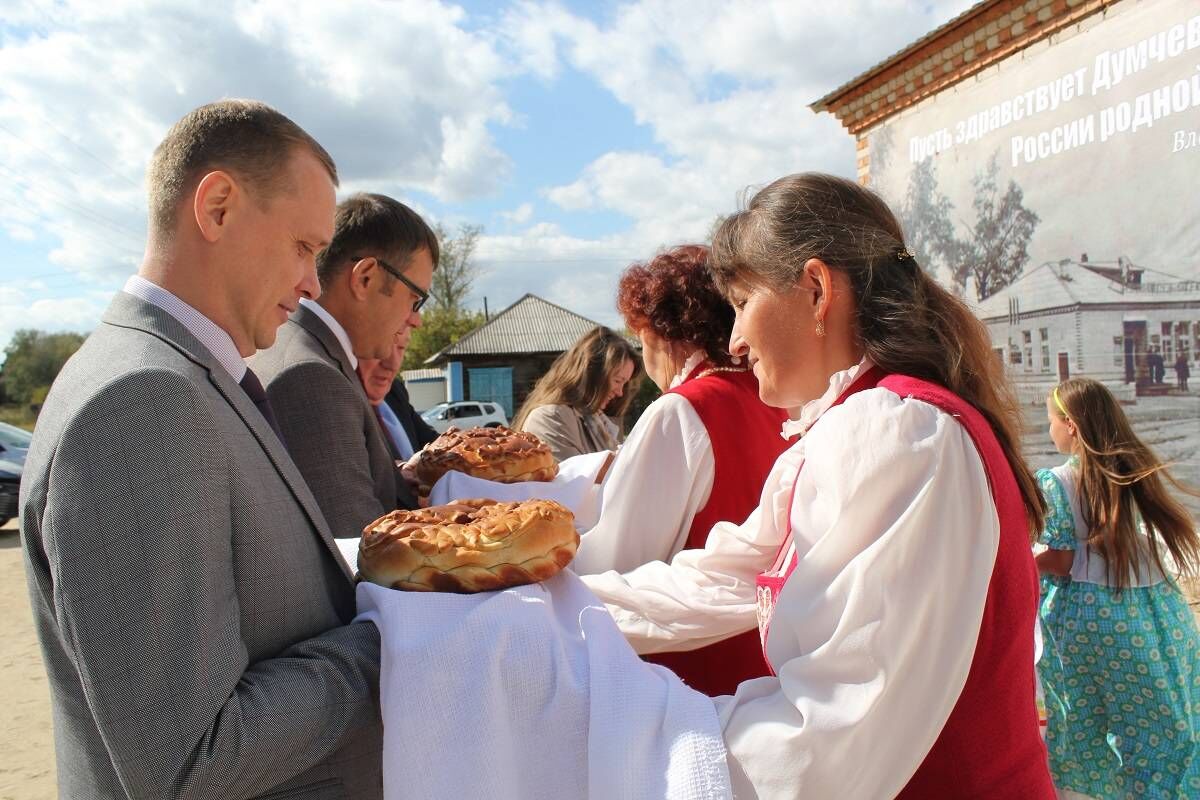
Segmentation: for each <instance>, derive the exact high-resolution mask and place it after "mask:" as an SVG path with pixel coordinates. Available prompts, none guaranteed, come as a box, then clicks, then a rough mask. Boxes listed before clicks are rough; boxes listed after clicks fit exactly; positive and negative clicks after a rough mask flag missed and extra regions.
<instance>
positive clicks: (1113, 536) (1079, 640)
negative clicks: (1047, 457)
mask: <svg viewBox="0 0 1200 800" xmlns="http://www.w3.org/2000/svg"><path fill="white" fill-rule="evenodd" d="M1046 416H1047V418H1048V420H1049V423H1050V438H1051V439H1052V440H1053V441H1054V446H1055V447H1056V448H1057V449H1058V452H1060V453H1062V454H1063V455H1067V456H1070V458H1069V459H1068V460H1067V462H1066V463H1065V464H1063V465H1062V466H1059V467H1055V468H1054V469H1043V470H1038V472H1037V479H1038V483H1039V485H1040V486H1041V489H1042V493H1043V494H1044V495H1045V497H1046V503H1047V505H1048V506H1049V512H1048V513H1047V515H1046V525H1045V529H1044V532H1043V534H1042V539H1041V541H1042V544H1044V545H1046V546H1047V547H1049V548H1050V549H1048V550H1046V551H1045V552H1043V553H1041V554H1039V555H1038V556H1037V563H1038V568H1039V569H1040V571H1041V572H1042V573H1043V574H1044V575H1046V576H1047V581H1046V585H1045V597H1044V599H1043V601H1042V620H1043V622H1044V624H1045V631H1046V637H1045V639H1046V646H1045V650H1044V652H1043V655H1042V659H1041V661H1040V662H1038V674H1039V676H1040V677H1041V680H1042V687H1043V689H1044V691H1045V694H1046V710H1047V726H1046V744H1047V746H1048V747H1049V750H1050V770H1051V772H1052V774H1053V777H1054V782H1055V784H1056V785H1057V786H1058V788H1059V789H1063V790H1069V791H1073V792H1081V793H1083V794H1084V795H1087V796H1088V797H1092V798H1096V800H1118V799H1119V798H1125V797H1162V798H1172V800H1175V798H1185V797H1188V798H1191V797H1200V633H1197V630H1196V622H1195V619H1194V618H1193V617H1192V610H1191V608H1189V607H1188V604H1187V600H1186V599H1185V598H1184V596H1183V593H1182V592H1180V590H1179V587H1178V586H1177V585H1176V584H1175V581H1174V580H1173V578H1172V577H1171V571H1172V570H1171V569H1170V568H1168V566H1167V565H1168V564H1173V565H1174V566H1175V568H1177V569H1178V570H1180V571H1181V572H1182V573H1183V574H1184V575H1187V576H1191V577H1194V576H1195V574H1196V570H1197V567H1198V566H1200V536H1197V533H1196V526H1195V520H1193V519H1192V515H1191V514H1190V513H1188V511H1187V509H1186V508H1184V507H1183V506H1182V505H1181V504H1180V503H1179V501H1178V500H1176V499H1175V498H1173V497H1172V496H1171V495H1170V493H1169V492H1168V491H1167V485H1166V484H1167V483H1170V484H1171V485H1173V486H1174V487H1175V488H1176V489H1177V490H1179V491H1181V492H1183V493H1185V494H1191V495H1193V496H1195V495H1196V493H1195V492H1194V491H1193V490H1191V489H1188V488H1187V487H1184V486H1181V485H1180V484H1179V483H1177V482H1176V481H1175V479H1174V478H1173V477H1172V476H1171V474H1170V473H1169V472H1168V471H1167V468H1166V464H1164V463H1163V462H1162V461H1161V460H1160V459H1159V458H1158V457H1157V456H1156V455H1155V454H1154V453H1153V451H1151V450H1150V448H1149V447H1147V446H1146V445H1145V443H1143V442H1142V441H1141V439H1139V438H1138V437H1137V434H1135V433H1134V432H1133V428H1132V427H1130V425H1129V420H1128V419H1127V418H1126V417H1125V412H1124V411H1123V410H1122V409H1121V406H1120V405H1118V404H1117V401H1116V398H1114V397H1113V396H1112V393H1111V392H1109V391H1108V389H1107V388H1105V387H1104V385H1103V384H1101V383H1099V382H1098V381H1094V380H1091V379H1089V378H1072V379H1071V380H1068V381H1064V382H1063V383H1061V384H1059V385H1058V386H1057V387H1056V388H1055V389H1054V391H1053V392H1051V393H1050V396H1049V397H1048V398H1046Z"/></svg>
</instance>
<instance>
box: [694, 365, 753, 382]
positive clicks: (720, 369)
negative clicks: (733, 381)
mask: <svg viewBox="0 0 1200 800" xmlns="http://www.w3.org/2000/svg"><path fill="white" fill-rule="evenodd" d="M749 371H750V368H749V367H709V368H708V369H706V370H703V371H702V372H700V374H698V375H697V376H696V377H694V378H692V380H694V381H698V380H700V379H701V378H707V377H708V376H709V375H712V374H713V373H714V372H749Z"/></svg>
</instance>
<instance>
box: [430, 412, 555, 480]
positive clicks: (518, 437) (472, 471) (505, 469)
mask: <svg viewBox="0 0 1200 800" xmlns="http://www.w3.org/2000/svg"><path fill="white" fill-rule="evenodd" d="M411 463H412V467H413V471H414V472H415V473H416V476H417V482H418V483H419V484H420V486H421V489H422V493H423V494H428V493H429V488H430V487H432V486H433V485H434V484H435V483H437V482H438V478H440V477H442V476H443V475H445V474H446V473H447V472H450V471H451V470H453V471H455V472H465V473H466V474H468V475H471V476H473V477H476V478H483V479H485V480H489V481H497V482H499V483H516V482H517V481H549V480H553V479H554V476H555V475H557V474H558V463H557V462H556V461H555V460H554V456H553V455H552V454H551V453H550V448H549V447H547V446H546V445H544V444H542V442H541V440H540V439H538V438H537V437H536V436H534V435H533V434H532V433H525V432H524V431H514V430H509V429H508V428H505V427H503V426H501V427H497V428H470V429H468V430H465V431H463V430H459V429H458V428H449V429H448V430H447V431H446V432H445V433H443V434H442V435H441V436H439V437H438V438H436V439H434V440H433V441H432V442H430V443H429V444H427V445H425V448H424V449H423V450H421V452H419V453H417V455H416V456H415V457H414V458H413V460H412V462H411Z"/></svg>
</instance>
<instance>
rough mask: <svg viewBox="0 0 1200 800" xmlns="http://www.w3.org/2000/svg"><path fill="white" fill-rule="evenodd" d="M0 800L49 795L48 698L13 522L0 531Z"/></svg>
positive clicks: (51, 771)
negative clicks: (1, 705)
mask: <svg viewBox="0 0 1200 800" xmlns="http://www.w3.org/2000/svg"><path fill="white" fill-rule="evenodd" d="M0 687H2V688H0V693H2V694H3V697H4V701H3V712H2V713H0V800H43V798H47V799H48V798H53V797H54V796H55V784H54V738H53V734H52V732H51V727H50V695H49V692H48V691H47V689H46V672H45V670H44V669H43V668H42V655H41V651H40V650H39V648H38V643H37V636H36V634H34V632H33V616H32V615H31V613H30V611H29V597H28V595H27V594H26V589H25V569H24V567H23V566H22V564H21V547H20V543H19V542H18V539H17V524H16V522H10V523H9V524H8V525H6V526H5V527H4V528H3V529H2V530H0Z"/></svg>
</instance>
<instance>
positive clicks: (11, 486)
mask: <svg viewBox="0 0 1200 800" xmlns="http://www.w3.org/2000/svg"><path fill="white" fill-rule="evenodd" d="M3 459H4V455H3V454H2V453H0V527H2V526H4V525H5V524H7V522H8V521H9V520H10V519H12V518H13V517H15V516H16V515H17V495H18V494H20V492H21V465H20V464H14V463H13V462H11V461H4V460H3Z"/></svg>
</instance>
